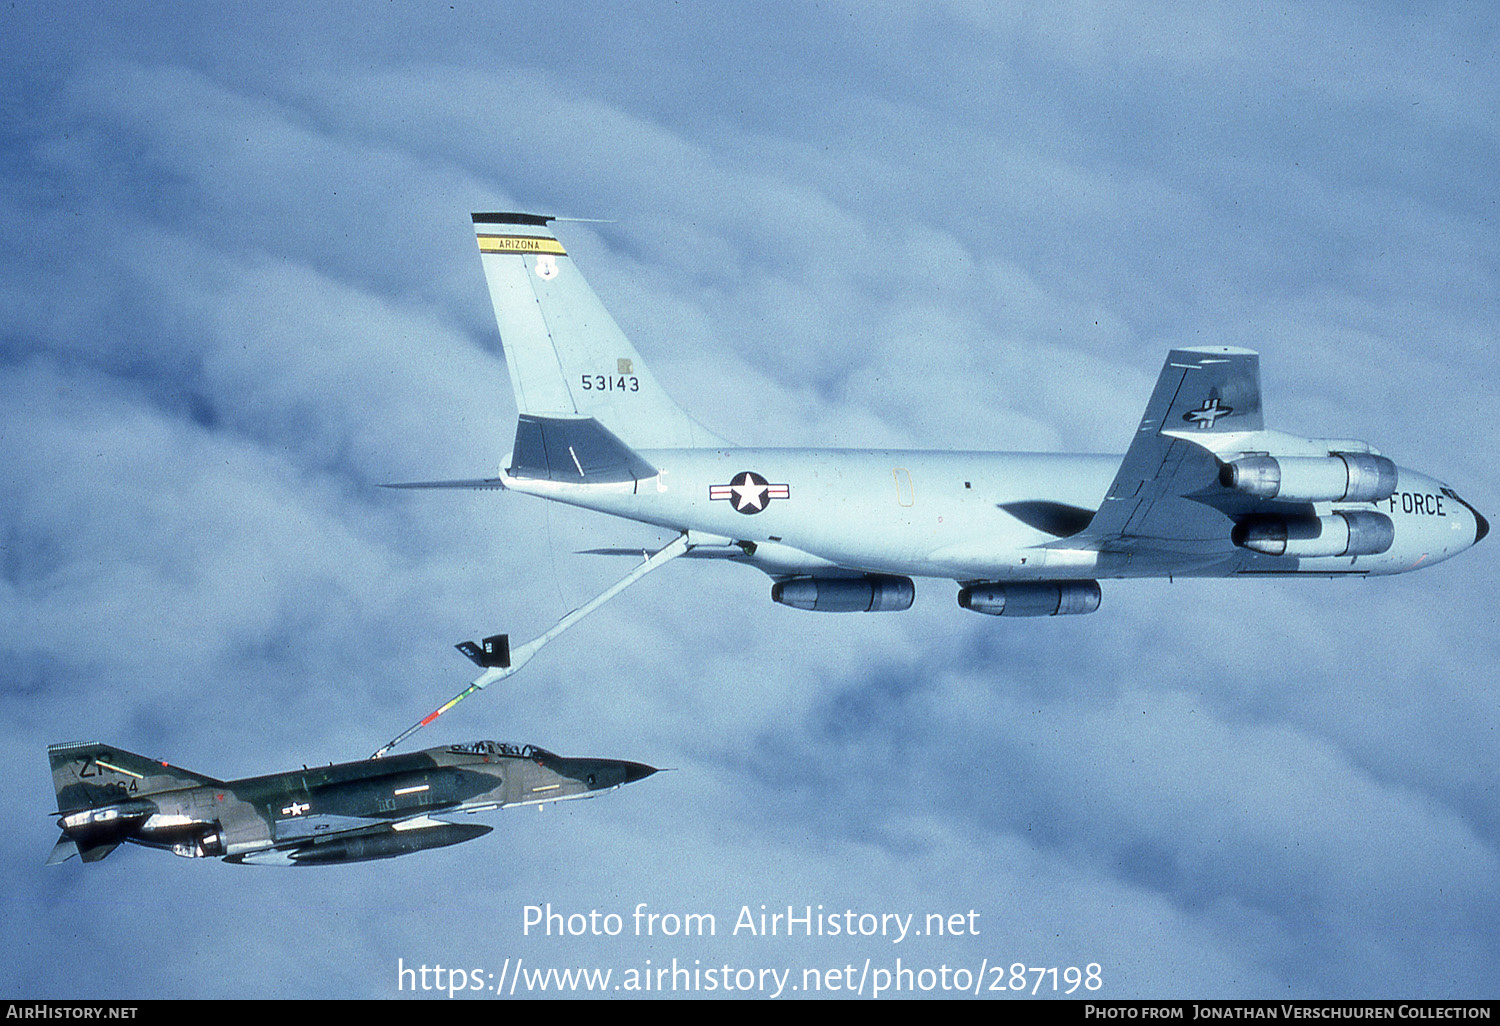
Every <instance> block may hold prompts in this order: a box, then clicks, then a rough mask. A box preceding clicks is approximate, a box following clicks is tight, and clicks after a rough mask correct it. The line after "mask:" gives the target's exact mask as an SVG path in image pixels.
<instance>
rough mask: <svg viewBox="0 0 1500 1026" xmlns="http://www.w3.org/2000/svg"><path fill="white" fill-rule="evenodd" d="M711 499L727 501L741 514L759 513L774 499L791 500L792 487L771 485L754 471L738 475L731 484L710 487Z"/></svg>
mask: <svg viewBox="0 0 1500 1026" xmlns="http://www.w3.org/2000/svg"><path fill="white" fill-rule="evenodd" d="M708 497H709V498H710V499H727V500H728V502H729V504H730V505H731V506H733V507H734V508H735V510H736V512H739V513H759V512H760V511H761V510H763V509H765V508H766V505H767V504H768V503H770V501H771V500H772V499H790V498H791V497H792V486H791V485H789V484H769V483H767V481H766V479H765V478H763V477H761V476H760V475H759V474H757V473H756V472H755V471H753V470H747V471H745V472H744V473H742V474H736V475H735V476H734V479H733V480H732V481H730V483H729V484H723V485H709V486H708Z"/></svg>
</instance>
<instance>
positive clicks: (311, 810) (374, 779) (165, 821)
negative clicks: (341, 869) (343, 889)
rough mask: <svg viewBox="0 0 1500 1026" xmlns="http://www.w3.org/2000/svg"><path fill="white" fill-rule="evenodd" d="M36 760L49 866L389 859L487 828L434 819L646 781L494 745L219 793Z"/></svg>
mask: <svg viewBox="0 0 1500 1026" xmlns="http://www.w3.org/2000/svg"><path fill="white" fill-rule="evenodd" d="M47 756H48V758H49V759H50V761H51V763H52V783H53V785H54V786H55V787H56V789H57V813H56V815H57V816H58V820H57V825H58V827H60V828H61V829H62V836H61V837H59V838H58V840H57V845H56V847H54V848H53V849H52V854H51V856H50V857H49V858H48V859H47V864H48V865H52V864H54V863H58V862H66V861H67V860H68V859H70V858H72V857H73V856H75V855H79V856H81V857H82V859H83V861H84V862H98V861H99V860H100V859H102V858H104V857H105V856H106V855H108V854H109V853H110V852H112V851H114V850H115V848H117V847H119V845H120V844H121V843H123V842H125V841H129V842H132V843H134V844H139V845H144V846H146V847H148V848H162V849H165V850H167V851H170V852H172V853H173V854H174V855H181V856H184V857H186V858H206V857H214V856H223V857H224V861H225V862H235V863H243V864H253V865H275V866H316V865H328V864H331V863H339V862H364V861H368V860H371V859H386V858H393V857H395V856H397V855H406V854H409V853H411V852H414V851H422V850H424V849H427V848H443V847H446V846H448V845H450V844H459V843H461V842H463V841H471V840H473V839H474V838H476V837H480V836H482V835H484V834H487V833H489V832H490V830H491V829H492V828H491V827H488V826H486V825H484V824H483V823H450V822H447V821H446V820H442V819H434V818H433V817H434V816H446V815H453V814H457V813H460V812H464V813H469V812H482V811H486V810H489V809H499V808H504V807H506V806H510V805H545V804H550V803H551V802H558V801H565V800H567V799H570V798H590V797H593V796H594V795H595V794H598V793H599V792H601V791H608V790H612V789H614V788H616V787H619V786H620V785H622V784H629V783H632V782H634V781H637V780H641V779H642V778H644V777H648V776H650V775H651V774H653V773H655V772H656V770H655V769H653V768H652V767H650V766H646V765H644V764H642V763H639V762H621V761H619V760H616V759H564V758H562V757H561V756H557V755H553V754H552V753H551V752H548V751H545V750H543V749H541V748H536V747H533V746H531V745H527V746H525V747H522V748H517V747H516V746H514V745H508V744H501V743H497V742H495V741H477V742H474V743H473V744H464V745H452V746H450V747H447V748H429V749H427V750H426V751H421V752H412V753H411V754H408V755H395V756H389V757H386V758H383V759H367V760H365V761H363V762H346V763H341V764H339V765H337V766H335V765H332V764H330V765H327V766H316V767H314V768H312V769H307V768H306V767H304V768H302V769H300V770H293V771H292V772H290V773H275V774H272V775H270V776H264V777H250V778H247V779H245V780H228V781H225V780H215V779H214V778H212V777H205V776H202V775H200V774H197V773H192V772H189V771H188V770H185V769H179V768H177V767H176V766H170V765H168V764H167V763H165V762H159V761H157V760H155V759H147V758H144V757H142V756H139V755H134V754H132V753H130V752H126V751H122V750H121V749H119V748H111V747H109V746H108V745H101V744H98V743H95V742H83V743H78V744H63V745H50V746H48V748H47Z"/></svg>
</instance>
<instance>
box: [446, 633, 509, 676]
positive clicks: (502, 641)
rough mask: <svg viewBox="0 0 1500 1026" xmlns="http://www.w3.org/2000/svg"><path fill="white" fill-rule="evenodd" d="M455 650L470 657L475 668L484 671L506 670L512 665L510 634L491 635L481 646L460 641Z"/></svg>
mask: <svg viewBox="0 0 1500 1026" xmlns="http://www.w3.org/2000/svg"><path fill="white" fill-rule="evenodd" d="M454 648H457V649H458V650H459V651H460V652H462V653H463V654H464V655H466V656H468V657H469V658H470V659H471V660H472V661H473V663H474V665H475V666H478V667H481V668H484V669H494V668H498V669H504V668H506V667H507V666H509V665H510V635H509V634H495V635H491V636H490V637H488V638H485V639H484V641H483V642H481V643H479V644H475V643H474V642H472V641H460V642H459V643H458V644H457V645H455V646H454Z"/></svg>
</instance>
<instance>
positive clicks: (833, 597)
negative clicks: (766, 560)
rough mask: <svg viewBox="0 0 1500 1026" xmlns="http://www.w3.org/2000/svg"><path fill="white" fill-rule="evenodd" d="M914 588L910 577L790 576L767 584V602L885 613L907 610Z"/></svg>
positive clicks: (826, 610) (823, 609) (834, 610)
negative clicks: (768, 594) (786, 579)
mask: <svg viewBox="0 0 1500 1026" xmlns="http://www.w3.org/2000/svg"><path fill="white" fill-rule="evenodd" d="M916 594H917V588H916V585H914V584H912V581H911V578H910V577H894V576H890V575H888V574H866V575H865V576H864V577H794V578H792V579H791V580H788V581H777V582H776V583H775V584H773V585H771V601H772V602H780V603H781V604H782V605H784V606H791V607H792V608H793V609H810V610H812V611H814V612H818V613H887V612H899V611H901V610H903V609H910V608H911V603H912V600H913V599H914V598H915V597H916Z"/></svg>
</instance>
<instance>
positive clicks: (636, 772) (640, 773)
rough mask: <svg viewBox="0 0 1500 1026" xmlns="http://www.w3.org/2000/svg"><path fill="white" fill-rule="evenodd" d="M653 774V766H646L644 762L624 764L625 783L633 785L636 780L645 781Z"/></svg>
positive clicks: (654, 770)
mask: <svg viewBox="0 0 1500 1026" xmlns="http://www.w3.org/2000/svg"><path fill="white" fill-rule="evenodd" d="M655 772H656V767H655V766H647V765H646V764H645V763H644V762H627V763H626V764H625V783H627V784H633V783H635V782H636V781H637V780H645V779H646V778H647V777H649V776H650V775H651V774H653V773H655Z"/></svg>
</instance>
